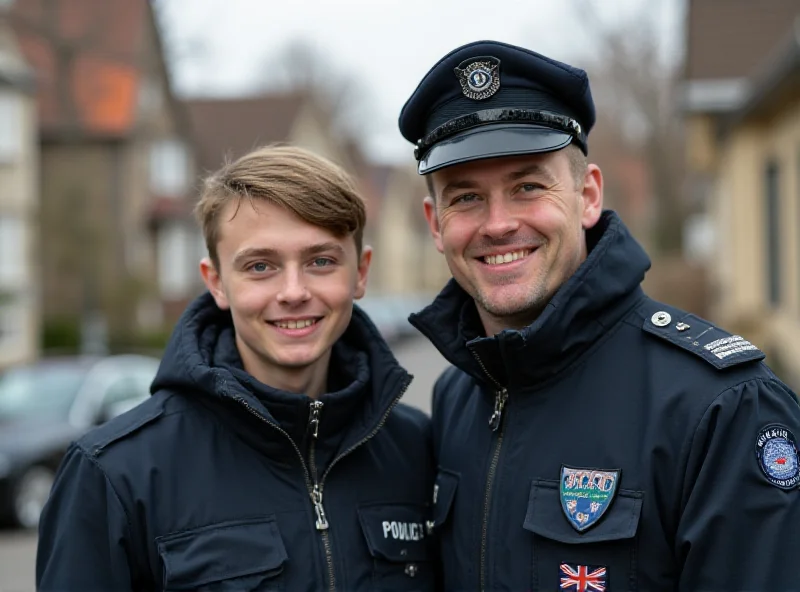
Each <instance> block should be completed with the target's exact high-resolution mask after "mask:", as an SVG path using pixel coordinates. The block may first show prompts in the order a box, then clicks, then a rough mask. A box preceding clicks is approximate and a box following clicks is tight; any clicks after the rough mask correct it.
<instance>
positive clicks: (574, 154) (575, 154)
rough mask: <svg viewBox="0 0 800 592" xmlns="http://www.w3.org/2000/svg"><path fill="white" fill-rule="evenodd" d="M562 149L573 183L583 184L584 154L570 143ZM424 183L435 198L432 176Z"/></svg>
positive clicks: (584, 171) (584, 170) (427, 177)
mask: <svg viewBox="0 0 800 592" xmlns="http://www.w3.org/2000/svg"><path fill="white" fill-rule="evenodd" d="M563 150H564V152H566V154H567V158H569V171H570V172H571V173H572V178H573V180H574V181H575V185H576V187H581V186H582V185H583V177H584V175H585V174H586V167H587V166H588V164H587V160H586V156H585V155H584V154H583V152H581V149H580V148H579V147H578V146H576V145H575V144H570V145H569V146H567V147H566V148H563ZM425 183H426V184H427V185H428V195H430V196H431V197H432V198H434V199H435V198H436V194H435V193H434V191H433V177H432V176H431V175H425Z"/></svg>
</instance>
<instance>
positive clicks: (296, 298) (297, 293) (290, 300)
mask: <svg viewBox="0 0 800 592" xmlns="http://www.w3.org/2000/svg"><path fill="white" fill-rule="evenodd" d="M310 298H311V294H310V293H309V291H308V288H307V287H306V283H305V276H304V275H303V272H302V271H301V270H300V269H291V268H288V269H286V271H285V272H284V273H283V285H281V289H280V291H279V292H278V302H280V303H281V304H287V305H289V306H295V305H297V304H302V303H303V302H306V301H308V300H309V299H310Z"/></svg>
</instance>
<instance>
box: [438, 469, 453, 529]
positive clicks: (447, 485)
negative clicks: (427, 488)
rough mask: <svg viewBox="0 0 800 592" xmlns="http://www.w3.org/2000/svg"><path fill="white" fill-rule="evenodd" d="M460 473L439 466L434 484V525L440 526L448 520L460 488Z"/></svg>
mask: <svg viewBox="0 0 800 592" xmlns="http://www.w3.org/2000/svg"><path fill="white" fill-rule="evenodd" d="M458 481H459V475H458V473H455V472H453V471H448V470H447V469H443V468H441V467H439V472H438V473H437V475H436V483H435V484H434V486H433V527H434V528H439V527H440V526H442V525H443V524H444V523H445V522H447V518H448V516H450V510H451V508H452V507H453V500H454V499H455V497H456V490H457V489H458Z"/></svg>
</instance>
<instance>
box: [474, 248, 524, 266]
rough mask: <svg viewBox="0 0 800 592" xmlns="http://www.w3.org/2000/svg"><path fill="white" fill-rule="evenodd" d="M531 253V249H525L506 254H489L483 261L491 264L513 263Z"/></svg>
mask: <svg viewBox="0 0 800 592" xmlns="http://www.w3.org/2000/svg"><path fill="white" fill-rule="evenodd" d="M529 254H530V250H528V249H525V250H523V251H514V252H512V253H506V254H504V255H487V256H486V257H484V258H483V261H484V263H488V264H489V265H499V264H500V263H511V262H512V261H516V260H517V259H522V258H523V257H527V256H528V255H529Z"/></svg>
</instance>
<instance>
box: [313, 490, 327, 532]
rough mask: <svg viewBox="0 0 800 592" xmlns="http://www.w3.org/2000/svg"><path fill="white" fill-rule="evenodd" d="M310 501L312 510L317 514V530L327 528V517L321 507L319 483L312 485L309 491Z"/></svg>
mask: <svg viewBox="0 0 800 592" xmlns="http://www.w3.org/2000/svg"><path fill="white" fill-rule="evenodd" d="M311 501H312V502H313V503H314V512H316V514H317V524H316V526H317V530H328V517H327V516H325V508H323V507H322V491H320V488H319V485H315V486H314V491H312V492H311Z"/></svg>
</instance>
